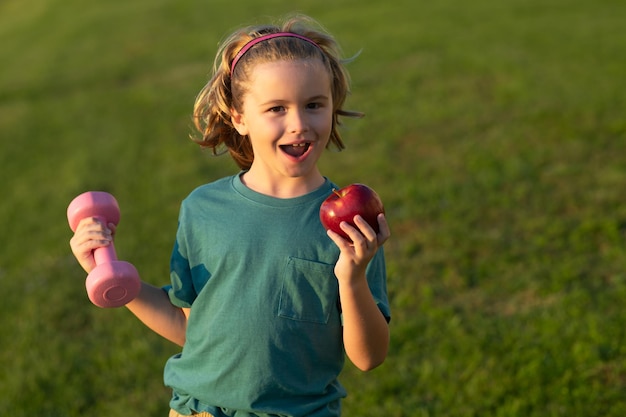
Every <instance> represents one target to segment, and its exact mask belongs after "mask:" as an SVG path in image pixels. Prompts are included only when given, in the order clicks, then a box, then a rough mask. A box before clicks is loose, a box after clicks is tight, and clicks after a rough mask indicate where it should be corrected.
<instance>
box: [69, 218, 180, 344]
mask: <svg viewBox="0 0 626 417" xmlns="http://www.w3.org/2000/svg"><path fill="white" fill-rule="evenodd" d="M114 233H115V225H114V224H109V225H104V224H102V223H101V222H99V221H98V219H95V218H90V217H89V218H85V219H83V220H81V222H80V223H79V224H78V227H77V228H76V232H75V233H74V236H73V237H72V239H71V240H70V246H71V248H72V252H73V253H74V256H75V257H76V259H77V260H78V263H79V264H80V265H81V266H82V267H83V269H84V270H85V271H87V273H89V272H91V270H92V269H94V268H95V266H96V263H95V261H94V259H93V250H94V249H97V248H99V247H102V246H106V245H108V244H110V243H111V242H112V241H113V234H114ZM126 307H128V309H129V310H130V311H131V312H132V313H133V314H134V315H135V316H137V318H138V319H139V320H141V321H142V322H143V323H144V324H145V325H146V326H148V327H149V328H150V329H152V330H153V331H154V332H156V333H157V334H159V335H161V336H163V337H165V338H166V339H168V340H170V341H172V342H174V343H176V344H178V345H180V346H182V345H183V344H184V343H185V332H186V329H187V317H188V316H189V309H181V308H179V307H176V306H174V305H173V304H172V303H171V302H170V300H169V297H168V296H167V294H166V293H165V291H163V290H162V289H161V288H158V287H154V286H152V285H150V284H147V283H145V282H142V283H141V290H140V291H139V294H138V295H137V297H136V298H135V299H134V300H132V301H131V302H129V303H128V304H127V305H126Z"/></svg>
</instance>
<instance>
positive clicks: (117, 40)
mask: <svg viewBox="0 0 626 417" xmlns="http://www.w3.org/2000/svg"><path fill="white" fill-rule="evenodd" d="M304 4H305V5H304V6H299V10H300V11H303V12H306V13H308V14H311V15H312V16H314V17H315V18H317V19H319V20H320V21H321V22H322V23H324V24H325V25H326V26H327V27H328V28H329V29H330V31H331V32H333V33H334V34H335V35H336V36H337V37H338V38H339V40H340V41H341V43H342V44H343V47H344V50H345V52H346V54H347V55H353V54H355V53H356V52H358V51H359V50H361V49H362V53H361V55H360V57H359V58H358V59H357V60H356V61H355V62H353V63H352V64H350V67H349V68H350V70H351V72H352V77H353V90H354V91H353V94H352V96H351V97H350V99H349V107H351V108H354V109H357V110H362V111H365V112H366V114H367V116H366V118H365V119H363V120H360V121H352V120H351V121H347V122H346V127H345V133H344V135H345V139H346V142H347V144H348V149H347V150H346V151H345V152H341V153H328V154H327V155H325V157H324V159H323V161H322V163H321V165H322V168H323V170H324V173H325V174H326V175H327V176H329V177H331V178H332V179H333V180H335V181H336V182H338V183H340V184H347V183H350V182H364V183H367V184H369V185H371V186H373V187H374V188H375V189H376V190H377V191H378V192H379V194H380V195H381V197H382V198H383V200H384V202H385V205H386V208H387V213H388V218H389V221H390V222H391V225H392V232H393V238H392V240H390V241H389V242H388V244H387V246H386V250H387V257H388V268H389V284H388V285H389V292H390V296H391V303H392V311H393V320H392V323H391V328H392V345H391V351H390V354H389V357H388V360H387V361H386V363H385V364H384V365H383V366H382V367H380V368H378V369H376V370H374V371H372V372H371V373H368V374H363V373H361V372H359V371H357V370H355V368H353V367H352V366H351V365H348V366H347V368H346V371H345V372H344V375H343V382H344V384H345V385H346V386H347V388H348V391H349V393H350V394H349V397H348V398H347V399H346V401H345V402H344V410H345V415H346V416H360V417H368V416H381V415H384V416H388V417H392V416H393V417H414V416H437V417H440V416H477V417H478V416H481V417H482V416H537V417H539V416H541V417H543V416H568V417H570V416H616V417H617V416H623V415H625V414H626V340H625V338H626V325H625V323H626V309H625V308H624V300H626V199H625V194H624V192H625V191H626V159H625V158H624V156H625V153H624V151H625V149H626V148H625V147H624V146H625V145H624V144H625V143H626V116H624V107H625V104H626V103H625V98H626V94H625V93H624V91H626V81H625V78H624V74H626V55H625V54H624V51H625V50H626V34H624V30H623V22H624V21H625V19H626V4H625V3H623V2H621V1H618V0H599V1H596V2H584V1H581V0H570V1H564V0H551V1H549V2H545V1H538V0H512V1H508V2H499V1H496V0H477V1H473V2H466V3H463V2H455V1H452V0H443V1H437V2H415V1H409V0H400V1H398V2H392V3H389V2H378V1H352V0H351V1H345V2H332V1H328V0H320V1H317V2H306V3H304ZM292 10H293V9H292V6H291V2H289V1H284V0H281V1H279V0H268V1H265V2H252V1H246V2H224V1H213V2H201V1H197V0H196V1H192V0H180V1H176V2H169V1H159V0H151V1H143V0H135V1H132V2H123V1H112V2H97V1H77V0H65V1H58V0H57V1H55V0H33V1H30V2H18V1H16V0H8V1H4V2H2V3H0V132H1V135H2V144H1V145H0V146H1V148H2V152H1V153H0V178H2V191H3V192H2V194H3V202H2V204H0V219H1V220H0V223H1V224H0V230H1V232H0V233H2V237H3V238H2V249H1V250H0V284H1V286H2V288H3V296H2V302H1V303H0V316H1V317H2V326H1V327H0V341H1V346H2V347H1V349H0V369H2V372H0V392H1V393H2V395H1V396H0V414H1V415H11V416H16V417H19V416H27V415H33V414H37V415H40V416H50V417H52V416H64V417H65V416H68V417H69V416H79V415H80V416H83V415H87V416H95V417H98V416H113V415H123V414H128V413H131V414H138V415H142V416H155V417H156V416H165V415H167V402H168V399H169V392H168V390H166V389H165V388H163V386H162V368H163V364H164V362H165V361H166V360H167V358H168V357H169V356H170V355H172V354H174V353H176V352H177V348H176V347H175V346H173V345H171V344H170V343H169V342H166V341H164V340H162V339H160V338H159V337H158V336H156V335H154V334H153V333H151V332H150V331H149V330H147V329H145V328H144V327H143V326H142V325H141V324H140V323H138V322H137V320H135V319H134V318H133V317H132V315H131V314H130V313H128V312H127V311H125V310H124V309H117V310H102V309H98V308H96V307H94V306H92V305H91V304H90V303H89V301H88V300H87V297H86V294H85V291H84V287H83V282H84V273H83V272H82V271H81V270H80V268H79V267H78V265H77V264H76V262H75V261H74V259H73V258H72V256H71V255H70V251H69V245H68V240H69V238H70V237H71V232H70V230H69V228H68V226H67V224H66V220H65V209H66V207H67V204H68V203H69V201H70V200H71V199H72V198H73V197H74V196H75V195H77V194H79V193H81V192H83V191H86V190H89V189H104V190H108V191H111V192H113V193H114V194H115V195H116V196H117V198H118V200H119V201H120V205H121V207H122V222H121V224H120V227H119V235H118V240H117V242H116V247H117V250H118V253H119V255H120V257H122V258H124V259H128V260H130V261H132V262H133V263H134V264H135V265H136V266H137V268H138V269H139V270H140V272H141V273H142V276H143V277H144V279H146V280H147V281H149V282H152V283H154V284H157V285H161V284H164V283H166V282H167V279H168V278H167V277H168V261H169V253H170V250H171V245H172V242H173V236H174V232H175V228H176V216H177V211H178V205H179V203H180V200H181V199H182V198H184V197H185V196H186V195H187V193H189V192H190V191H191V190H192V189H193V188H194V187H195V186H197V185H199V184H202V183H205V182H208V181H211V180H213V179H216V178H219V177H222V176H225V175H228V174H231V173H233V172H234V171H235V169H236V168H235V165H234V164H233V163H232V162H231V161H230V160H229V159H228V158H227V157H224V158H212V157H210V156H208V154H207V153H206V152H202V151H200V150H199V149H198V148H197V146H196V145H195V144H193V143H192V142H191V141H189V139H188V136H189V134H190V133H191V122H190V111H191V107H192V104H193V99H194V97H195V94H196V93H197V92H198V91H199V89H200V88H201V87H202V85H203V83H204V81H205V79H206V77H207V74H208V72H209V69H210V65H211V62H212V59H213V56H214V53H215V50H216V46H217V44H218V42H219V40H220V39H221V38H222V37H223V36H224V34H225V33H227V32H229V31H230V30H231V29H233V28H234V27H237V26H240V25H241V24H246V23H252V22H258V21H263V20H264V19H263V17H264V16H277V15H281V14H283V13H285V12H288V11H292Z"/></svg>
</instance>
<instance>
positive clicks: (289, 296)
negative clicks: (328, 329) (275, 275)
mask: <svg viewBox="0 0 626 417" xmlns="http://www.w3.org/2000/svg"><path fill="white" fill-rule="evenodd" d="M334 268H335V266H334V265H329V264H325V263H320V262H314V261H309V260H306V259H300V258H289V260H288V261H287V266H286V268H285V273H284V275H283V284H282V287H281V290H280V300H279V303H278V316H279V317H284V318H288V319H292V320H299V321H306V322H312V323H321V324H326V323H328V320H329V318H330V315H331V313H332V312H333V310H337V308H338V307H337V303H338V297H339V285H338V283H337V278H335V274H334Z"/></svg>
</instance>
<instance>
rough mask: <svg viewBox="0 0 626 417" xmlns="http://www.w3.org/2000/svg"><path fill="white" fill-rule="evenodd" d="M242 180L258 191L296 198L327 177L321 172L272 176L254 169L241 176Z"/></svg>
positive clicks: (321, 183)
mask: <svg viewBox="0 0 626 417" xmlns="http://www.w3.org/2000/svg"><path fill="white" fill-rule="evenodd" d="M241 182H242V183H243V184H244V185H245V186H246V187H248V188H250V189H251V190H253V191H256V192H257V193H261V194H264V195H268V196H270V197H275V198H295V197H300V196H303V195H305V194H308V193H310V192H312V191H315V190H317V189H318V188H319V187H321V186H322V185H323V184H324V182H325V179H324V177H323V176H322V174H320V173H319V172H317V171H316V172H315V174H313V175H309V176H307V177H294V178H280V179H276V178H271V177H270V176H269V175H266V174H259V173H257V172H255V171H254V170H253V169H251V170H250V171H248V172H246V173H244V174H243V175H242V176H241Z"/></svg>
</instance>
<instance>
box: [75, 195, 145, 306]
mask: <svg viewBox="0 0 626 417" xmlns="http://www.w3.org/2000/svg"><path fill="white" fill-rule="evenodd" d="M86 217H96V218H98V219H99V220H100V221H101V222H102V223H104V224H109V223H113V224H115V225H117V223H118V222H119V221H120V208H119V206H118V204H117V200H116V199H115V197H113V196H112V195H111V194H109V193H105V192H102V191H88V192H86V193H83V194H81V195H79V196H78V197H76V198H75V199H74V200H72V202H71V203H70V205H69V206H68V208H67V220H68V221H69V223H70V228H71V229H72V231H74V232H75V231H76V228H77V227H78V223H80V221H81V220H82V219H84V218H86ZM93 256H94V259H95V261H96V265H97V266H96V267H95V268H94V269H93V270H92V271H91V272H90V273H89V275H88V276H87V281H86V282H85V286H86V287H87V294H88V295H89V299H90V300H91V302H92V303H94V304H95V305H97V306H98V307H120V306H123V305H126V304H127V303H128V302H130V301H131V300H132V299H134V298H135V297H136V296H137V294H139V289H140V288H141V281H140V280H139V274H138V273H137V269H135V267H134V266H133V265H132V264H130V263H128V262H124V261H118V260H117V255H116V254H115V247H114V246H113V242H111V244H110V245H109V246H104V247H101V248H98V249H96V250H94V252H93Z"/></svg>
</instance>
